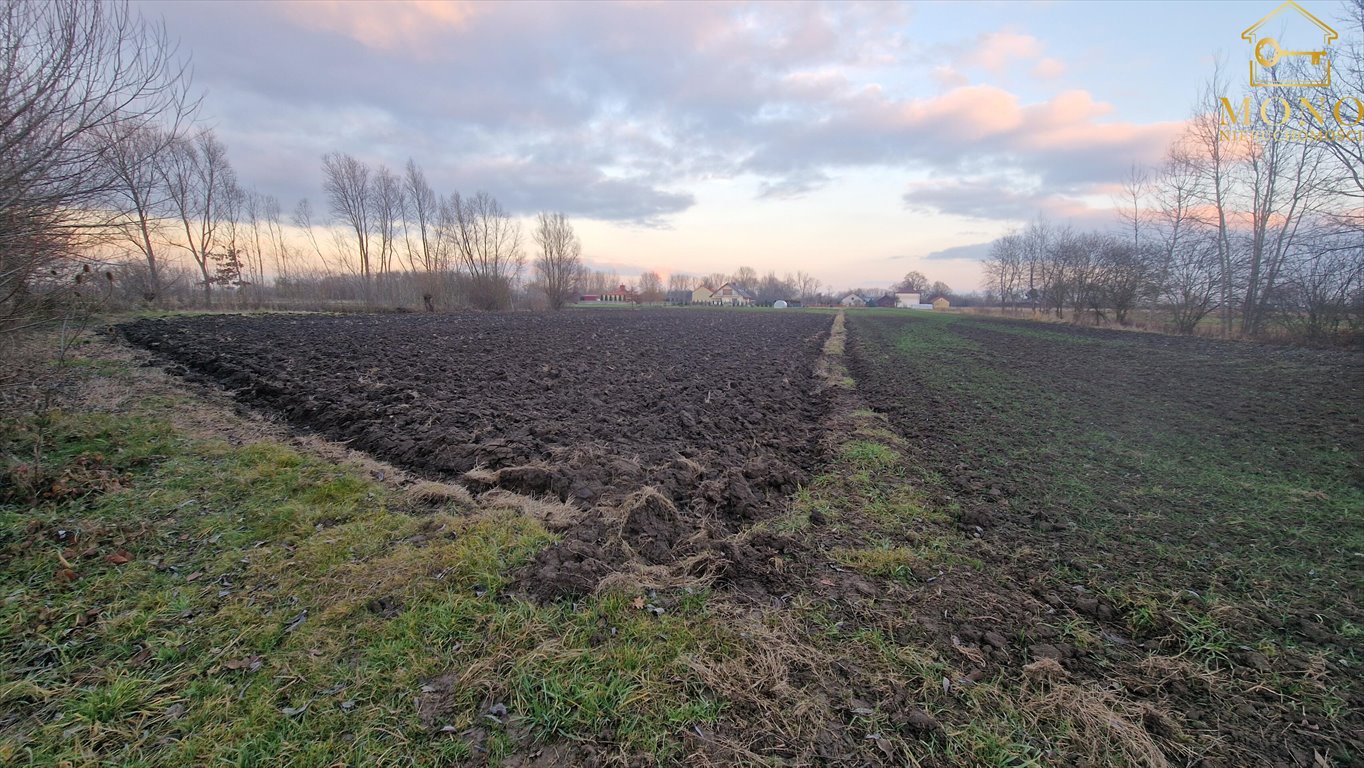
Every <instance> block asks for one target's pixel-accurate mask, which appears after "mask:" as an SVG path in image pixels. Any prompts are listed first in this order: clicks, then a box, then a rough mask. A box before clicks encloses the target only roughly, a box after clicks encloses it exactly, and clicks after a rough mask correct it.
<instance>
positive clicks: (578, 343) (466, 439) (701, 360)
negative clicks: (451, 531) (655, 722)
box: [120, 311, 830, 596]
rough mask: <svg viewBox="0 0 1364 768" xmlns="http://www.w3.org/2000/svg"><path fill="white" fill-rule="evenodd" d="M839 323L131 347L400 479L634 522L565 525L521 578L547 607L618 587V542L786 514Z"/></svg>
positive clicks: (488, 320)
mask: <svg viewBox="0 0 1364 768" xmlns="http://www.w3.org/2000/svg"><path fill="white" fill-rule="evenodd" d="M829 322H830V319H829V318H828V317H827V316H819V315H808V314H795V313H791V314H756V313H754V314H748V313H733V312H728V313H715V312H699V311H694V312H677V311H672V312H668V311H656V312H650V311H620V312H606V311H602V312H566V313H558V314H553V315H548V314H503V315H489V314H465V315H438V316H348V317H320V316H308V317H297V316H266V317H262V316H255V317H251V316H213V317H196V318H179V319H171V320H160V319H158V320H140V321H137V322H133V323H129V324H126V325H123V326H121V327H120V331H121V333H122V334H123V335H124V337H126V338H127V339H128V340H129V341H131V342H133V343H134V344H137V345H139V346H142V347H145V348H147V349H149V350H152V351H153V352H154V353H156V354H157V355H158V356H160V357H162V358H164V359H166V360H169V361H172V362H173V363H175V364H178V366H179V368H178V370H179V371H180V372H182V373H186V374H189V375H192V376H198V377H204V378H207V379H209V380H211V381H213V382H216V383H218V384H221V385H223V386H225V387H227V388H228V389H230V390H231V391H233V392H234V393H235V394H236V396H237V397H238V398H239V399H241V400H242V401H245V402H247V403H250V404H253V405H257V406H262V407H264V408H267V409H269V410H271V411H274V412H277V413H280V414H282V415H283V416H284V417H285V418H287V419H288V421H289V422H290V423H292V424H294V425H295V426H299V427H304V428H307V429H310V430H315V431H317V432H319V433H321V434H322V435H324V436H326V437H328V438H331V439H334V440H339V441H343V442H345V443H347V444H348V445H350V446H351V447H352V448H356V449H359V450H363V451H366V452H369V453H372V454H374V455H375V456H378V457H380V458H383V459H385V460H387V461H391V462H393V463H395V464H397V465H399V466H402V467H404V468H407V469H412V470H415V471H417V472H419V473H424V474H428V475H432V476H437V477H447V478H460V479H461V480H463V481H464V482H465V483H466V484H468V485H470V486H471V488H472V489H473V490H475V491H483V490H489V489H493V488H501V489H505V490H510V491H515V492H518V493H522V494H526V495H531V496H535V497H538V498H545V497H552V498H555V499H558V500H560V501H563V502H567V503H568V504H570V505H572V506H574V507H576V508H579V509H582V510H587V509H591V508H594V507H602V508H606V507H610V508H612V509H615V510H619V511H622V512H623V514H624V515H625V517H624V519H614V518H613V519H610V520H605V519H602V518H601V517H599V516H585V517H584V518H583V519H581V520H576V521H574V523H573V524H572V526H565V527H566V528H570V527H571V529H572V531H573V534H572V535H571V536H570V537H569V540H566V541H565V542H564V543H563V544H562V545H560V546H558V547H554V548H551V549H550V550H548V551H546V552H545V553H544V554H543V555H542V556H541V558H540V561H539V562H538V563H537V569H538V570H537V572H536V573H535V574H532V576H531V577H530V578H529V579H528V581H529V582H530V583H531V584H532V585H533V586H532V591H535V592H538V593H541V594H543V595H544V596H554V595H558V594H567V593H577V592H582V591H585V590H588V589H590V588H592V587H593V586H594V585H595V584H596V583H597V580H598V579H600V578H601V577H602V576H604V575H606V574H607V573H609V572H610V570H611V569H610V567H608V565H607V564H606V562H605V561H607V560H611V559H613V558H612V557H610V556H607V555H606V554H604V553H603V551H602V546H603V545H604V544H605V543H607V542H608V541H610V540H623V541H624V542H625V543H626V544H627V545H628V546H627V547H626V548H625V552H623V553H617V556H616V557H615V558H614V559H618V558H619V557H620V556H629V557H630V558H633V559H634V560H636V561H639V562H642V563H644V564H663V563H671V562H673V561H674V560H676V559H678V558H679V557H680V556H681V555H683V554H684V552H683V551H682V550H683V546H682V545H683V544H685V543H687V542H688V540H691V539H693V534H695V533H696V532H697V530H698V529H701V528H710V529H712V530H714V531H715V533H716V535H717V537H721V536H723V535H724V534H727V533H731V532H733V531H735V530H737V529H738V528H739V527H740V526H742V525H743V524H745V523H747V522H751V521H753V520H755V519H758V518H761V517H763V516H765V515H766V514H768V513H769V512H771V511H772V510H773V509H774V508H775V507H776V506H777V505H778V504H779V503H781V502H782V501H783V500H785V499H786V498H787V497H788V496H789V495H790V494H791V493H792V492H793V491H794V490H795V489H796V488H797V486H798V485H799V484H800V483H801V482H802V481H803V480H804V479H805V478H806V477H807V476H808V474H809V473H810V472H811V471H812V470H813V469H814V468H815V467H816V466H818V463H819V461H820V458H821V455H820V449H819V447H818V445H817V438H818V435H817V428H816V425H817V424H818V423H819V421H820V418H821V414H822V412H823V411H822V408H823V406H822V398H821V397H820V396H819V395H817V394H816V392H815V389H816V382H815V379H814V371H813V366H814V361H815V358H816V356H817V354H818V352H819V348H820V344H821V343H822V340H823V338H824V337H825V336H827V332H828V326H829ZM774 404H778V407H772V406H773V405H774ZM616 517H620V515H616ZM714 546H717V547H718V546H719V545H718V544H715V545H714ZM727 546H729V547H731V548H732V547H733V546H734V545H732V544H731V545H727ZM696 549H697V547H696V546H695V543H694V542H692V546H690V547H689V548H688V552H687V553H690V554H695V551H694V550H696ZM729 554H730V555H733V557H730V558H726V559H725V562H726V563H733V562H734V561H735V560H736V559H743V558H742V557H741V555H740V554H739V553H734V552H731V553H729ZM708 562H709V561H708ZM710 564H711V565H712V566H713V565H714V563H713V562H711V563H710Z"/></svg>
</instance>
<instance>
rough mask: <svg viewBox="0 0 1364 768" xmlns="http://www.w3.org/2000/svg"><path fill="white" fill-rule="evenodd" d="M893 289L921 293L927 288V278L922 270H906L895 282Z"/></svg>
mask: <svg viewBox="0 0 1364 768" xmlns="http://www.w3.org/2000/svg"><path fill="white" fill-rule="evenodd" d="M895 290H897V291H902V292H904V293H922V292H924V291H926V290H928V278H927V277H924V273H922V272H914V271H911V272H906V273H905V276H904V278H903V279H902V280H900V282H898V283H896V284H895Z"/></svg>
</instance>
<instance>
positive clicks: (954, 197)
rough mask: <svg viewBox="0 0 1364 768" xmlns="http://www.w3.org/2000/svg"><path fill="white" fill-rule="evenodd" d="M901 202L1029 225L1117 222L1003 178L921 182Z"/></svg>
mask: <svg viewBox="0 0 1364 768" xmlns="http://www.w3.org/2000/svg"><path fill="white" fill-rule="evenodd" d="M901 199H902V200H903V201H904V203H905V205H906V206H907V207H909V208H912V209H917V210H921V211H927V212H931V213H944V214H952V215H957V216H966V217H970V218H976V219H995V220H1006V221H1026V220H1028V219H1032V218H1035V217H1037V216H1041V217H1043V218H1046V219H1050V220H1053V221H1060V222H1063V223H1072V224H1076V225H1080V226H1103V225H1107V224H1109V223H1111V222H1112V218H1113V212H1112V211H1111V210H1110V209H1107V208H1094V207H1092V206H1090V205H1089V204H1088V203H1086V202H1085V201H1083V200H1081V199H1079V198H1078V196H1074V195H1067V194H1062V193H1059V192H1051V191H1047V190H1045V189H1041V188H1039V187H1037V186H1036V185H1035V184H1034V185H1031V186H1029V185H1028V184H1027V182H1026V181H1024V180H1020V179H1016V178H1009V177H1000V176H994V177H983V178H972V179H955V180H931V181H924V182H918V183H915V184H911V185H910V186H909V188H908V189H907V190H906V191H905V192H904V194H903V195H902V198H901ZM949 250H950V249H949ZM938 253H941V251H940V252H938ZM942 258H948V257H942Z"/></svg>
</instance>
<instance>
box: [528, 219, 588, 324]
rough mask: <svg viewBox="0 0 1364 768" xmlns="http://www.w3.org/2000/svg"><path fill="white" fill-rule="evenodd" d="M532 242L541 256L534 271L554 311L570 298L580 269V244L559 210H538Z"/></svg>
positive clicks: (575, 287) (571, 298)
mask: <svg viewBox="0 0 1364 768" xmlns="http://www.w3.org/2000/svg"><path fill="white" fill-rule="evenodd" d="M535 242H536V244H537V245H539V246H540V255H539V256H538V257H537V258H536V259H535V274H536V277H537V279H538V280H539V283H540V289H541V290H543V291H544V292H545V300H546V301H547V302H549V308H550V309H553V310H559V309H563V308H564V305H565V304H567V303H568V302H570V301H572V300H573V298H574V296H573V295H574V293H575V292H576V291H577V289H578V279H579V277H580V275H581V272H582V251H583V247H582V243H581V242H580V241H579V240H578V236H577V234H575V233H574V232H573V225H572V224H570V223H569V221H568V219H567V218H566V217H565V216H564V215H563V214H562V213H541V214H540V215H539V216H537V217H536V220H535Z"/></svg>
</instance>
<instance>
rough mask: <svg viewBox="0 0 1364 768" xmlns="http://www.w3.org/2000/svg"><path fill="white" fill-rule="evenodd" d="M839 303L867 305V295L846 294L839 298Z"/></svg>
mask: <svg viewBox="0 0 1364 768" xmlns="http://www.w3.org/2000/svg"><path fill="white" fill-rule="evenodd" d="M838 305H839V306H840V307H865V306H867V299H866V297H865V296H861V295H859V294H856V293H850V294H848V295H847V296H844V297H843V298H841V299H839V300H838Z"/></svg>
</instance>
